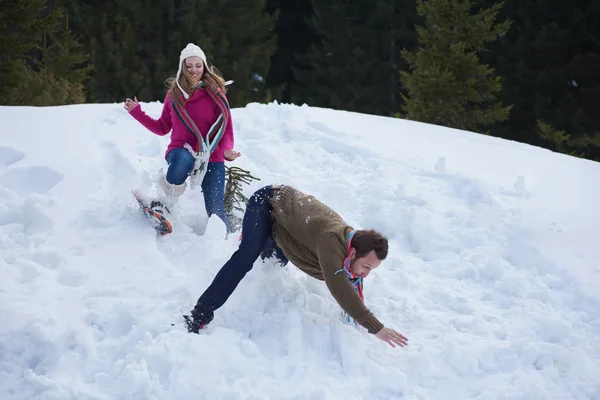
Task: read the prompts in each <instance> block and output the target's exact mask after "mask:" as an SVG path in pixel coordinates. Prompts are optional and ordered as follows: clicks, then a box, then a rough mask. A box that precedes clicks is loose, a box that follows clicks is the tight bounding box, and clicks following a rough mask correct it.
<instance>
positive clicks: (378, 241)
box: [352, 229, 388, 261]
mask: <svg viewBox="0 0 600 400" xmlns="http://www.w3.org/2000/svg"><path fill="white" fill-rule="evenodd" d="M352 247H354V249H355V250H356V257H357V258H361V257H364V256H366V255H367V254H369V253H370V252H371V251H372V250H374V251H375V255H376V256H377V259H378V260H382V261H383V260H385V258H386V257H387V254H388V240H387V238H386V237H385V236H383V235H382V234H381V233H379V232H377V231H376V230H374V229H367V230H357V231H356V232H355V233H354V236H352Z"/></svg>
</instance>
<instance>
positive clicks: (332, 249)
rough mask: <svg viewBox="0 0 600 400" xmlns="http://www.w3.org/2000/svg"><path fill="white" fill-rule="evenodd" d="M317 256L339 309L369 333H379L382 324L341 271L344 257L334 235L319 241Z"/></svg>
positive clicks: (327, 235)
mask: <svg viewBox="0 0 600 400" xmlns="http://www.w3.org/2000/svg"><path fill="white" fill-rule="evenodd" d="M317 256H318V258H319V264H320V266H321V270H322V271H323V279H324V281H325V284H326V285H327V288H328V289H329V292H330V293H331V295H332V296H333V298H334V299H335V300H336V301H337V302H338V304H339V305H340V307H341V308H342V309H343V310H344V311H346V313H348V315H350V316H351V317H352V318H354V319H355V320H356V321H357V322H358V323H359V324H361V325H362V326H364V327H365V328H366V329H367V330H368V331H369V333H372V334H376V333H377V332H379V331H380V330H381V329H382V328H383V324H382V323H381V322H379V320H378V319H377V318H376V317H375V316H374V315H373V313H371V311H369V309H368V308H367V307H366V306H365V304H364V303H363V301H362V299H361V298H360V296H359V295H358V293H356V291H355V290H354V288H353V287H352V285H351V284H350V282H349V281H348V277H347V276H346V273H345V272H344V271H343V269H342V268H343V263H344V258H346V256H345V254H344V251H343V247H341V246H340V243H339V241H338V240H337V238H336V237H335V235H333V234H326V235H325V236H324V237H323V238H322V239H321V240H320V241H319V245H318V250H317ZM340 269H342V271H341V272H339V273H338V274H336V273H335V272H336V271H338V270H340Z"/></svg>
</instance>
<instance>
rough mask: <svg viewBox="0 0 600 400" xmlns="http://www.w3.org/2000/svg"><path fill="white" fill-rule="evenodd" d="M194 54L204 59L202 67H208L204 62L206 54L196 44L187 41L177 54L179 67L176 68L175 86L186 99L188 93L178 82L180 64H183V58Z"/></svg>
mask: <svg viewBox="0 0 600 400" xmlns="http://www.w3.org/2000/svg"><path fill="white" fill-rule="evenodd" d="M194 56H195V57H200V58H201V59H202V61H204V68H208V64H206V56H205V55H204V52H203V51H202V49H201V48H200V47H198V46H196V45H195V44H194V43H188V45H187V46H185V49H183V50H181V54H180V55H179V68H178V70H177V77H176V78H175V80H176V82H177V86H179V90H181V93H183V96H184V97H185V98H186V100H187V99H189V97H190V95H189V94H187V93H186V92H185V90H183V89H182V88H181V85H180V84H179V76H180V75H181V66H182V65H183V60H185V59H186V58H188V57H194Z"/></svg>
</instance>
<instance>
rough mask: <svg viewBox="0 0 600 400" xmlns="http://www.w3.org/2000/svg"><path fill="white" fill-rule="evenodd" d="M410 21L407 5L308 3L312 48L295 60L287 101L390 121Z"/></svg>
mask: <svg viewBox="0 0 600 400" xmlns="http://www.w3.org/2000/svg"><path fill="white" fill-rule="evenodd" d="M414 17H415V11H414V4H413V3H412V1H407V0H381V1H377V2H372V1H368V0H352V1H350V0H313V16H312V20H311V26H312V28H313V30H314V36H315V42H314V43H313V44H312V45H311V46H310V47H309V49H308V51H307V53H306V54H305V55H299V56H298V57H296V66H295V67H293V70H294V78H295V81H296V82H297V83H296V84H294V85H293V86H292V96H291V97H292V100H293V101H294V102H295V103H297V104H301V103H308V104H309V105H313V106H319V107H330V108H335V109H343V110H350V111H358V112H364V113H370V114H377V115H388V116H390V115H393V113H394V112H395V111H396V110H397V109H398V108H399V106H400V102H401V101H402V99H401V98H399V97H398V95H397V94H398V93H399V92H400V90H401V86H400V80H399V77H398V74H397V70H398V68H399V67H400V66H401V65H402V60H401V58H400V49H401V48H402V47H412V44H413V42H414V33H413V32H412V30H411V26H412V24H413V19H414Z"/></svg>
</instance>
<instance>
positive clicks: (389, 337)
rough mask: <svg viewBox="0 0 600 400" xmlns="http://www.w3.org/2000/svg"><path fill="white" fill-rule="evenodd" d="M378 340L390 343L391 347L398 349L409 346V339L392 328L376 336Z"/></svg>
mask: <svg viewBox="0 0 600 400" xmlns="http://www.w3.org/2000/svg"><path fill="white" fill-rule="evenodd" d="M375 336H377V338H378V339H380V340H383V341H384V342H387V343H389V345H390V346H392V347H396V346H395V345H398V346H400V347H404V346H407V345H408V339H407V338H406V337H404V336H402V335H401V334H399V333H398V332H396V331H395V330H393V329H390V328H385V327H384V328H383V329H381V330H380V331H379V332H377V333H376V334H375Z"/></svg>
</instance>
